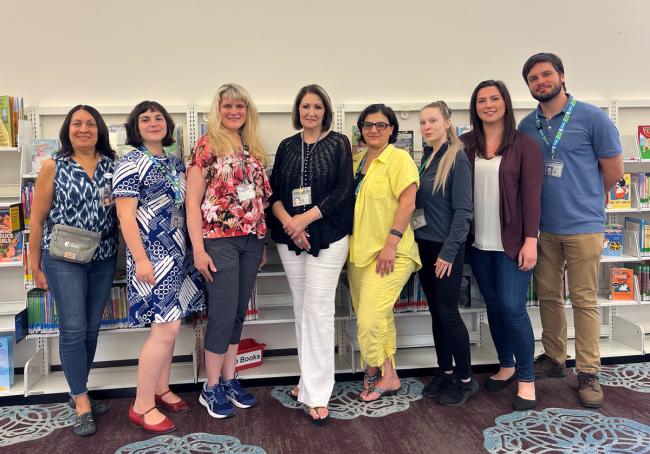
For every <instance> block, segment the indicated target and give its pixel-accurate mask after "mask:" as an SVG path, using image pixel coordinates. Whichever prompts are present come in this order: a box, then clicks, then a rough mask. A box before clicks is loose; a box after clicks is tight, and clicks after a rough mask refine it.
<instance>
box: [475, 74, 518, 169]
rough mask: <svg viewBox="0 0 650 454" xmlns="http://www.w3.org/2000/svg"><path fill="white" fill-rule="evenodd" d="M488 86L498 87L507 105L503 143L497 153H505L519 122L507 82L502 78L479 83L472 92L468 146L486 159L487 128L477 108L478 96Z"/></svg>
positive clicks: (515, 134)
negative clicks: (484, 126) (501, 79)
mask: <svg viewBox="0 0 650 454" xmlns="http://www.w3.org/2000/svg"><path fill="white" fill-rule="evenodd" d="M486 87H496V88H497V90H499V94H500V95H501V97H502V98H503V102H504V103H505V105H506V112H505V115H504V128H503V136H502V137H501V144H500V145H499V149H498V150H497V153H496V154H497V155H500V154H503V151H504V150H505V149H507V148H508V147H509V146H510V145H511V144H512V142H513V141H514V140H515V137H516V136H517V122H516V121H515V114H514V112H513V111H512V100H511V99H510V93H509V92H508V89H507V88H506V84H504V83H503V82H501V81H500V80H492V79H490V80H484V81H483V82H481V83H479V84H478V85H477V86H476V88H475V89H474V91H473V92H472V98H471V99H470V102H469V122H470V125H471V126H472V131H471V132H470V133H469V137H468V139H469V140H468V142H467V148H469V149H471V150H473V151H474V152H475V153H477V154H478V155H479V156H481V157H482V158H484V159H485V157H486V156H485V130H484V129H483V120H481V119H480V117H479V116H478V110H477V109H476V98H478V92H479V91H480V90H481V89H483V88H486Z"/></svg>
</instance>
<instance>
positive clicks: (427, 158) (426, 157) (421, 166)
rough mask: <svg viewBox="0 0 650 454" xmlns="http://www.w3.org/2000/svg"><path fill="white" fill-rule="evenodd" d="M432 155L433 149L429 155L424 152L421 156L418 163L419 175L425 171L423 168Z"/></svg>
mask: <svg viewBox="0 0 650 454" xmlns="http://www.w3.org/2000/svg"><path fill="white" fill-rule="evenodd" d="M432 157H433V149H432V150H431V154H429V155H427V154H425V155H424V156H422V163H421V164H420V168H419V169H418V174H419V175H420V176H422V174H423V173H424V171H425V168H426V166H427V161H429V159H430V158H431V159H433V158H432Z"/></svg>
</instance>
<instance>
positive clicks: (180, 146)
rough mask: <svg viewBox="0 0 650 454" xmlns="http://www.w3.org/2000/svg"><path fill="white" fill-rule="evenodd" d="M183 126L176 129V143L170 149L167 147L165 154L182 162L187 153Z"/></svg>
mask: <svg viewBox="0 0 650 454" xmlns="http://www.w3.org/2000/svg"><path fill="white" fill-rule="evenodd" d="M183 140H184V138H183V125H177V126H176V128H174V143H173V144H171V145H170V146H168V147H165V152H167V153H168V154H170V155H173V156H176V157H177V158H178V159H180V160H181V161H182V160H183V155H184V153H185V147H184V142H183Z"/></svg>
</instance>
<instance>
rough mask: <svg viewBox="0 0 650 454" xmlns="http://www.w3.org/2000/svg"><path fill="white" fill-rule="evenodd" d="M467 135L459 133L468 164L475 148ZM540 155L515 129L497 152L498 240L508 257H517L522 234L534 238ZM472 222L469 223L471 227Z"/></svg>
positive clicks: (538, 209)
mask: <svg viewBox="0 0 650 454" xmlns="http://www.w3.org/2000/svg"><path fill="white" fill-rule="evenodd" d="M470 134H473V132H468V133H466V134H463V135H462V136H461V140H462V141H463V143H464V144H465V153H467V157H468V158H469V162H470V165H471V167H472V195H474V189H473V188H474V165H475V158H476V150H472V149H469V146H468V145H469V142H470V140H469V139H470V137H471V136H470ZM543 174H544V158H543V157H542V152H541V150H540V149H539V145H538V144H537V142H536V141H535V140H533V139H532V138H530V137H528V136H526V135H525V134H522V133H520V132H519V131H517V135H516V136H515V140H514V142H513V143H512V145H511V146H510V147H508V148H507V149H506V150H505V151H504V152H503V154H502V155H501V165H500V167H499V217H500V219H501V243H502V244H503V249H504V251H505V253H506V255H507V256H508V257H510V258H511V259H513V260H517V258H518V256H519V251H520V250H521V248H522V246H523V245H524V240H525V238H526V237H532V238H537V236H538V234H539V218H540V214H541V197H542V179H543ZM473 227H474V225H473V222H472V229H473Z"/></svg>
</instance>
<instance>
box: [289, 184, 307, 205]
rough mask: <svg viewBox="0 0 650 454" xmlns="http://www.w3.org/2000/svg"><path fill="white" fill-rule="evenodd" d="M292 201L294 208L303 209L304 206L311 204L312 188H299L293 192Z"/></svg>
mask: <svg viewBox="0 0 650 454" xmlns="http://www.w3.org/2000/svg"><path fill="white" fill-rule="evenodd" d="M291 200H293V206H294V207H301V206H303V205H310V204H311V186H308V187H306V188H298V189H294V190H293V191H291Z"/></svg>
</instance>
